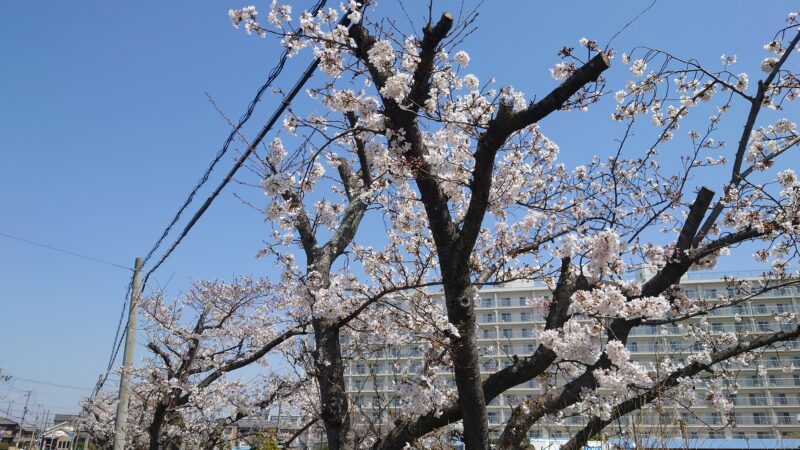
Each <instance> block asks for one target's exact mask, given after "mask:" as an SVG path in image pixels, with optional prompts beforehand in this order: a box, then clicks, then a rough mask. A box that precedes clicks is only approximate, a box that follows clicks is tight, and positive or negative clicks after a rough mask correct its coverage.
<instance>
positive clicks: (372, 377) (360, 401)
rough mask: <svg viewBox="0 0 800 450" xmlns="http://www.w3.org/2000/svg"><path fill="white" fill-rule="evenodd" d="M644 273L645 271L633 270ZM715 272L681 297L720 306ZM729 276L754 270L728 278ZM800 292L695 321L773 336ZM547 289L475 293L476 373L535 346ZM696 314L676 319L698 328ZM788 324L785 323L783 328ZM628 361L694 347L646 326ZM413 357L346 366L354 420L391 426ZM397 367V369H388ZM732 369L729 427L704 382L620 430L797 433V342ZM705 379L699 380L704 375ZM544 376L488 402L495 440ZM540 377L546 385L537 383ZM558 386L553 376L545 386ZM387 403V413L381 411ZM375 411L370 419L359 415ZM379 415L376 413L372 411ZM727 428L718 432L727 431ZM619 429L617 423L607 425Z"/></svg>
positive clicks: (673, 330) (559, 426)
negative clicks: (688, 397)
mask: <svg viewBox="0 0 800 450" xmlns="http://www.w3.org/2000/svg"><path fill="white" fill-rule="evenodd" d="M639 275H641V276H644V275H645V274H639ZM723 275H724V274H721V273H710V272H705V273H703V272H692V273H690V274H689V275H688V276H687V277H684V279H683V280H682V283H681V284H682V286H683V288H684V290H685V292H686V294H687V296H688V297H690V298H695V299H703V300H707V301H709V302H715V301H720V300H719V298H720V297H722V296H724V295H725V294H728V292H727V289H728V287H727V286H726V283H725V280H724V278H723ZM728 275H735V276H737V277H738V278H740V279H741V278H744V277H746V276H747V275H750V276H752V277H753V279H755V277H756V274H741V273H739V274H728ZM798 289H800V288H795V287H788V288H782V289H777V290H775V291H773V292H771V293H769V294H768V295H762V296H759V297H755V298H753V299H751V300H750V301H747V302H743V303H740V304H738V305H736V306H729V307H724V308H719V309H715V310H713V311H711V312H710V313H709V314H708V315H705V316H703V317H704V320H705V321H707V322H708V324H707V325H704V326H705V327H707V328H708V329H709V330H711V331H715V332H716V331H719V332H725V331H740V332H743V331H748V332H752V333H762V332H772V331H776V329H777V328H778V327H779V325H778V324H777V322H776V321H775V320H774V318H773V314H774V313H782V312H795V313H800V290H798ZM550 294H551V293H550V292H549V291H548V290H547V289H546V288H545V287H544V286H541V285H535V284H510V285H506V286H500V287H492V288H487V289H483V290H482V291H481V293H480V299H479V300H478V303H477V304H476V313H477V316H478V322H479V327H480V330H479V344H480V345H481V347H483V348H484V349H485V350H486V351H485V352H484V356H483V357H482V362H481V364H482V372H483V373H484V374H485V375H488V374H490V373H492V372H495V371H496V370H498V369H501V368H503V367H505V366H509V365H511V364H512V359H511V358H512V355H520V356H523V355H530V354H531V353H532V352H533V351H534V350H535V348H536V346H537V345H538V343H537V341H536V339H535V336H536V330H537V327H538V328H541V327H542V326H543V322H544V321H543V317H541V316H537V315H536V314H534V312H533V310H532V308H531V307H530V306H528V302H527V301H528V299H529V298H532V297H541V296H549V295H550ZM700 320H703V318H701V317H697V318H693V319H690V320H688V321H687V322H684V323H699V322H700ZM791 326H794V325H791ZM627 346H628V349H629V350H630V351H631V354H632V357H633V359H634V360H636V361H641V362H656V361H659V360H662V359H663V358H666V357H670V358H672V359H673V360H674V361H677V362H683V361H685V359H686V358H687V357H688V356H689V355H690V354H692V352H694V351H697V350H699V349H698V348H697V346H696V345H693V343H692V342H689V341H687V340H686V339H685V338H684V336H683V335H682V333H681V332H680V329H679V328H678V327H677V326H672V325H671V326H645V327H639V328H637V329H635V330H634V331H633V333H632V334H631V336H630V339H629V341H628V343H627ZM421 356H422V355H421V351H420V349H419V348H417V347H415V346H413V345H412V346H404V347H402V348H397V347H389V348H388V349H386V350H385V351H383V352H381V353H380V354H379V355H378V356H375V357H373V358H371V359H369V360H365V361H354V362H353V363H352V364H351V365H350V366H349V367H348V368H347V375H346V376H347V378H348V391H349V392H350V393H351V395H352V398H353V399H354V402H355V403H356V404H357V408H355V409H356V410H358V411H360V412H362V414H361V417H360V418H358V417H357V418H356V421H359V420H360V421H362V422H363V421H369V422H371V423H372V425H373V426H374V424H375V423H380V422H383V423H387V425H388V423H391V417H388V416H391V415H392V412H391V407H398V406H400V402H399V401H398V400H397V399H393V395H394V394H393V386H394V384H393V381H395V379H396V376H397V374H396V371H397V370H398V369H397V368H398V367H405V369H401V370H406V371H407V370H408V367H411V370H412V371H413V370H419V369H420V367H419V365H418V364H416V363H415V360H419V359H421ZM398 362H400V364H397V363H398ZM791 364H793V365H794V366H795V367H798V371H795V372H789V371H786V370H785V366H787V365H791ZM731 368H732V369H735V370H734V372H735V373H736V377H735V383H736V385H737V387H738V392H736V393H735V395H734V394H731V399H732V402H733V404H734V405H735V409H734V416H733V418H734V421H735V425H730V424H728V419H727V418H725V417H721V416H720V414H719V413H718V412H716V410H714V409H713V408H710V407H708V406H707V405H705V404H704V400H703V398H704V395H703V390H702V389H703V381H705V380H704V379H703V378H701V379H700V380H698V383H697V389H698V392H697V397H698V401H697V402H695V404H694V405H693V406H692V407H691V408H684V407H682V406H679V405H674V404H672V405H670V404H669V401H667V402H666V405H664V406H666V407H665V408H662V409H661V411H660V412H656V411H654V410H648V411H645V412H643V413H640V414H637V415H630V416H629V417H625V418H624V419H623V420H624V424H623V425H625V426H626V427H627V428H628V429H635V430H636V433H637V435H638V436H640V437H642V438H646V437H648V436H649V437H671V438H677V439H682V440H687V439H702V440H708V439H758V438H762V439H784V438H798V437H800V423H798V420H799V419H800V342H797V341H794V342H788V343H786V344H784V345H781V347H780V349H770V350H767V351H765V352H763V353H762V354H761V355H760V356H759V357H758V364H755V365H753V366H750V367H731ZM437 376H438V377H440V378H441V379H442V380H446V382H447V383H449V384H450V385H451V386H453V387H454V386H455V381H454V380H453V379H452V375H451V374H449V373H446V372H443V373H440V374H439V375H437ZM710 376H712V375H711V374H706V375H704V377H710ZM542 381H543V380H538V379H535V380H531V381H529V382H527V383H525V384H522V385H519V386H516V387H514V388H513V389H510V390H508V391H507V392H505V393H503V394H502V395H500V396H499V397H497V398H495V399H494V400H492V401H491V402H490V403H489V405H488V419H489V423H490V426H491V427H492V428H493V429H494V430H495V431H493V432H494V433H495V434H497V433H498V432H499V431H501V430H502V424H503V423H504V422H505V421H506V420H507V419H508V418H509V416H510V414H511V410H512V407H513V406H514V405H515V404H517V403H518V402H519V401H521V400H523V399H526V398H531V397H533V396H538V395H540V394H541V393H542V391H543V389H545V388H546V387H545V386H543V384H547V383H543V382H542ZM545 381H546V380H545ZM553 381H554V384H556V385H557V384H560V383H559V380H553ZM381 404H384V405H389V406H390V407H389V408H385V407H381V406H380V405H381ZM370 410H374V413H373V416H372V417H369V416H368V413H367V412H368V411H370ZM381 410H382V412H381ZM585 420H586V419H585V418H583V417H579V416H575V417H567V418H564V419H560V420H558V421H555V420H551V421H547V420H546V421H544V423H540V424H537V425H535V426H534V427H533V428H532V429H531V430H530V431H529V437H530V438H531V439H556V440H557V439H562V438H566V437H567V436H569V435H570V434H572V432H574V431H577V430H579V429H581V428H582V427H583V425H584V424H585ZM726 425H727V426H726ZM616 428H619V427H616Z"/></svg>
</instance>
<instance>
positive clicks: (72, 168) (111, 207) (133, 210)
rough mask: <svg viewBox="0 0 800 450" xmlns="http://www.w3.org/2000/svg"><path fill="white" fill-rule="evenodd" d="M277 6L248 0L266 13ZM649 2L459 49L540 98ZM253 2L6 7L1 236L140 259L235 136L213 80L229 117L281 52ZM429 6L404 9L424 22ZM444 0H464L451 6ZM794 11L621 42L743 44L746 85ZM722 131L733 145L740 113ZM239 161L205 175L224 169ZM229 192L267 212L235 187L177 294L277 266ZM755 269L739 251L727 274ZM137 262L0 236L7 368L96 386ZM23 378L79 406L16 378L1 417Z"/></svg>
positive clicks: (587, 11) (699, 54)
mask: <svg viewBox="0 0 800 450" xmlns="http://www.w3.org/2000/svg"><path fill="white" fill-rule="evenodd" d="M311 3H312V2H310V1H306V2H299V3H295V5H296V6H295V8H296V9H301V8H303V7H308V6H310V4H311ZM474 3H475V2H474V1H472V2H467V5H472V4H474ZM268 4H269V2H268V1H261V2H259V3H256V5H257V6H258V7H260V8H262V9H266V7H267V5H268ZM647 4H649V2H640V1H616V2H606V3H599V2H591V3H590V2H530V1H504V2H486V3H485V4H484V6H483V8H482V9H481V13H480V16H479V19H478V21H477V25H478V30H477V31H476V32H475V33H474V34H473V35H472V36H470V38H469V39H468V40H467V42H466V43H465V45H464V47H463V48H464V49H465V50H467V51H468V52H469V53H470V55H471V57H472V62H471V64H470V70H471V71H472V72H474V73H475V74H476V75H477V76H478V77H479V78H481V80H485V79H488V78H490V77H492V76H494V77H496V78H497V80H498V82H499V83H500V84H511V85H513V86H514V87H515V88H517V89H518V90H522V91H523V92H526V94H527V96H528V98H532V97H533V96H534V95H535V94H538V95H540V96H541V95H543V94H545V93H546V92H548V90H549V89H551V88H552V87H553V86H554V85H555V82H554V81H553V80H552V79H550V77H549V74H548V72H547V69H549V68H550V67H552V66H553V64H555V63H556V62H557V61H558V60H557V58H556V56H555V52H556V51H557V50H558V49H559V48H561V47H562V46H563V45H571V46H575V45H576V44H577V40H578V39H580V38H581V37H584V36H585V37H588V38H591V39H596V40H598V41H599V42H600V43H601V45H604V44H605V42H606V41H607V40H608V38H609V37H610V36H611V35H612V34H614V32H615V31H616V30H618V29H619V28H620V27H621V26H622V25H623V24H624V23H626V22H627V21H628V20H630V19H631V18H632V17H634V16H635V15H636V14H637V13H638V12H639V11H640V10H641V9H642V8H644V7H645V6H646V5H647ZM244 5H245V3H242V2H239V1H233V0H231V1H228V2H223V1H214V2H211V1H208V2H190V1H188V0H180V1H172V2H155V1H140V2H124V3H115V4H114V5H113V6H110V5H109V4H108V3H107V2H98V1H84V2H79V3H75V2H48V3H43V2H27V1H16V0H7V1H4V2H2V4H0V61H2V78H0V155H2V160H1V161H0V211H1V212H0V232H3V233H8V234H12V235H16V236H20V237H23V238H26V239H31V240H35V241H38V242H42V243H46V244H49V245H53V246H57V247H60V248H64V249H67V250H71V251H75V252H79V253H83V254H86V255H90V256H93V257H96V258H100V259H104V260H108V261H112V262H114V263H117V264H120V265H126V266H132V265H133V260H134V258H135V257H136V256H143V255H144V254H145V253H146V252H147V251H148V249H149V248H150V247H151V246H152V244H153V242H154V241H155V240H156V238H157V237H158V236H159V234H160V232H161V230H162V229H163V227H164V226H165V225H166V223H167V221H168V220H169V219H170V218H171V217H172V215H173V214H174V212H175V210H176V209H177V207H178V205H179V204H180V203H181V202H182V200H183V199H184V198H185V196H186V194H187V193H188V192H189V190H190V188H191V187H192V186H193V185H194V183H195V182H196V180H197V179H198V178H199V176H200V175H201V173H202V171H203V170H204V169H205V167H206V166H207V164H208V163H209V161H210V160H211V158H212V157H213V156H214V154H215V153H216V152H217V150H218V149H219V147H220V145H221V144H222V142H223V141H224V138H225V137H226V136H227V133H228V132H229V129H228V126H227V124H226V123H225V121H224V120H222V119H221V118H220V117H219V115H218V113H217V112H215V111H214V109H213V107H212V106H211V105H210V103H209V101H208V99H207V97H206V92H207V93H208V94H209V95H211V96H212V97H213V98H214V100H215V101H216V102H217V104H218V105H219V107H220V108H221V109H222V110H223V111H224V112H225V113H226V114H227V115H228V116H229V117H230V118H232V119H236V118H238V117H239V115H240V114H241V113H242V112H243V111H244V109H245V107H246V105H247V103H248V102H249V101H250V99H251V97H252V96H253V94H254V93H255V90H256V89H257V87H258V86H259V85H260V83H261V82H262V81H263V79H265V77H266V73H267V72H268V70H269V69H270V67H271V66H272V64H274V61H275V58H276V56H277V55H278V53H279V51H280V49H279V48H278V45H277V43H276V42H275V41H274V40H271V39H266V40H262V39H257V38H253V37H248V36H245V35H244V34H243V33H242V32H241V31H239V32H237V31H235V30H234V29H233V28H231V26H230V23H229V21H228V18H227V14H226V13H227V10H228V9H229V8H234V7H241V6H244ZM420 5H421V4H420V3H418V2H415V1H407V2H406V10H408V11H409V12H410V14H411V15H412V16H413V17H414V18H415V22H416V23H418V24H419V23H421V22H422V19H421V16H422V14H423V11H422V8H420ZM436 5H437V7H439V8H442V9H445V8H446V9H450V10H457V9H458V6H459V3H447V2H437V3H436ZM793 6H796V5H794V2H790V1H770V2H745V1H712V2H684V1H681V2H669V1H665V0H662V1H660V2H658V3H657V4H656V5H655V6H654V7H653V8H652V9H651V10H650V11H649V12H648V13H647V14H645V15H644V16H643V17H642V18H641V19H640V20H639V21H637V22H636V23H635V24H633V25H632V26H631V27H630V28H628V29H627V30H626V31H625V32H624V33H623V34H622V35H621V36H619V37H618V38H617V39H616V41H615V42H614V47H615V48H617V49H618V50H620V51H622V50H626V49H629V48H632V47H633V46H635V45H647V46H651V47H658V48H662V49H666V50H669V51H671V52H673V53H674V54H676V55H681V56H687V57H694V58H697V59H698V60H700V61H701V62H703V63H706V64H708V65H709V66H711V67H719V56H720V54H721V53H728V54H737V55H738V57H739V63H738V64H737V66H736V68H735V69H734V70H742V71H745V70H746V71H749V72H751V79H752V77H755V76H757V75H758V70H757V67H758V65H759V64H760V62H761V60H762V59H763V58H764V57H765V56H766V55H765V53H764V52H763V50H762V49H761V46H762V45H763V44H764V43H765V42H767V41H768V40H769V39H770V38H771V36H772V32H773V30H775V29H777V28H778V27H779V26H781V25H782V23H783V19H784V17H785V16H786V13H788V12H789V11H791V10H792V7H793ZM380 7H381V8H388V10H389V11H390V12H389V14H391V15H394V16H395V17H397V18H398V20H403V16H402V15H400V14H398V12H397V8H396V4H395V3H394V2H392V1H389V0H384V2H382V4H381V6H380ZM307 56H308V55H307V54H303V55H301V56H298V57H296V58H294V59H292V60H290V62H289V65H288V66H287V70H286V71H285V72H284V74H283V76H282V77H281V78H280V79H279V81H278V85H279V86H281V87H284V88H288V87H289V85H290V83H292V82H293V81H294V77H295V75H296V74H297V73H299V72H300V71H301V70H302V69H303V68H304V67H305V64H306V63H307V61H308V59H307ZM615 63H616V65H615V67H613V68H612V69H611V71H610V72H609V78H610V80H611V83H610V87H611V88H612V89H616V88H618V87H619V86H621V83H623V80H624V79H627V76H628V75H629V73H628V72H627V69H626V68H624V67H622V66H621V65H620V64H619V61H618V59H617V60H615ZM793 64H797V62H796V61H795V62H794V63H793ZM609 100H611V99H609ZM274 105H275V100H274V97H273V98H267V100H266V101H265V102H264V103H263V104H262V105H261V107H260V108H259V109H258V110H257V113H256V116H255V117H254V120H253V122H252V123H253V124H255V126H260V125H261V124H262V123H263V121H264V120H266V119H265V118H266V117H267V115H268V114H269V113H271V110H272V108H273V107H274ZM612 107H613V106H612V104H611V103H610V102H606V103H604V104H603V105H601V106H600V108H597V111H594V112H590V113H585V114H582V113H569V114H570V116H569V117H560V118H559V116H554V117H551V118H548V119H547V120H546V121H545V122H544V123H543V126H544V127H545V131H546V133H547V134H548V135H550V137H552V138H554V139H555V141H556V142H557V143H558V144H559V145H560V146H561V148H562V154H563V155H564V158H565V160H566V161H568V162H574V163H576V164H577V163H578V162H580V161H583V160H585V159H587V158H588V157H590V156H591V155H593V154H606V153H608V151H609V149H610V148H612V147H613V146H614V142H613V138H614V137H616V136H619V134H620V132H621V130H620V128H619V126H618V125H616V124H614V123H612V122H611V121H610V120H609V119H608V117H609V116H610V111H611V108H612ZM734 113H736V111H734ZM253 129H254V128H253V127H250V128H249V129H248V135H252V134H253ZM687 131H688V130H687ZM728 131H730V133H729V137H728V140H729V141H730V142H733V141H734V140H735V137H736V131H737V128H736V122H735V121H734V122H732V123H731V125H730V128H729V130H728ZM234 153H235V152H234ZM231 157H232V156H231ZM231 157H228V158H227V159H225V160H224V161H223V163H222V164H221V170H218V171H217V172H215V175H214V176H212V183H211V184H210V185H216V183H217V182H218V180H219V179H220V178H221V176H222V175H221V174H222V173H223V171H227V170H228V168H229V167H230V165H231ZM794 161H797V159H795V160H794ZM242 179H247V176H246V175H244V174H243V176H242ZM234 193H238V194H241V195H242V196H245V197H246V198H249V199H251V200H253V201H254V203H255V204H256V205H257V206H263V205H264V203H265V201H264V197H263V196H261V195H260V194H259V193H258V192H255V191H254V190H253V189H252V188H249V187H247V186H244V185H241V184H231V185H230V186H229V188H228V189H227V190H226V191H225V192H224V193H223V194H222V196H221V197H220V198H219V199H218V201H217V202H215V203H214V205H213V206H212V208H211V209H210V211H209V212H208V213H207V214H206V215H205V216H204V218H203V220H202V221H201V222H200V223H199V225H198V226H196V227H195V229H194V230H193V232H192V233H191V235H190V236H189V237H188V239H187V240H186V241H185V243H184V244H183V245H182V246H181V247H179V249H178V251H177V252H176V253H175V254H174V256H173V257H172V258H171V259H170V260H169V261H168V262H167V263H166V264H165V265H164V266H163V267H162V269H161V270H160V271H159V272H158V273H157V274H156V279H155V280H154V281H156V282H157V284H161V285H165V284H167V283H169V287H170V290H172V291H173V292H178V291H180V290H182V289H185V288H186V287H187V286H188V284H189V283H190V282H191V280H193V279H200V278H218V279H230V278H231V277H232V276H234V275H243V274H249V275H254V276H260V275H269V274H271V273H272V271H273V269H272V267H270V265H269V263H268V262H267V261H260V260H256V259H255V253H256V252H257V251H258V250H259V248H260V243H261V239H262V236H265V233H266V232H267V227H266V226H265V225H264V223H263V219H262V217H261V216H260V215H259V214H258V212H256V211H254V210H253V209H251V208H250V207H248V206H246V205H244V204H243V203H242V202H241V201H239V200H238V199H236V198H235V197H234V195H233V194H234ZM207 194H208V190H206V191H203V192H201V194H200V196H199V198H200V199H201V200H202V199H204V198H205V197H206V196H207ZM751 264H752V263H751V260H750V259H748V258H739V259H737V260H732V261H727V262H723V265H722V268H727V269H730V268H749V267H751ZM129 275H130V274H129V272H128V271H126V270H123V269H119V268H116V267H110V266H106V265H102V264H98V263H94V262H90V261H86V260H82V259H78V258H75V257H72V256H68V255H63V254H60V253H56V252H53V251H50V250H47V249H43V248H39V247H34V246H30V245H27V244H24V243H21V242H17V241H14V240H10V239H6V238H3V237H0V323H1V324H2V325H0V333H2V336H3V338H2V343H3V345H2V346H0V367H2V368H3V369H4V370H5V371H7V372H9V373H11V374H12V375H16V376H18V377H21V378H28V379H34V380H39V381H44V382H49V383H57V384H64V385H71V386H82V387H85V388H86V390H87V392H88V390H89V389H90V388H91V387H92V386H93V385H94V382H95V380H96V379H97V376H98V374H99V373H100V372H101V371H102V370H103V369H104V367H105V364H106V361H107V358H108V356H109V352H110V346H111V340H112V338H113V333H114V329H115V326H116V321H117V318H118V315H119V312H120V307H121V302H122V296H123V294H124V290H125V287H126V285H127V282H128V279H129ZM155 285H156V284H153V286H155ZM139 355H141V349H140V353H139ZM20 389H33V390H35V391H36V392H37V399H36V402H38V403H42V404H44V405H46V406H47V407H48V408H49V409H50V410H52V411H56V412H68V411H76V410H77V404H78V400H79V399H80V397H81V396H82V395H83V393H82V392H81V391H79V390H75V389H67V388H63V387H55V386H48V385H43V384H34V383H30V382H23V381H21V380H18V381H16V382H15V383H14V384H13V386H11V387H9V385H8V384H0V411H4V410H5V408H6V407H7V402H8V401H9V399H10V398H13V396H14V395H15V393H16V402H15V406H14V408H13V410H19V409H20V408H21V404H20V401H21V400H20V395H19V390H20ZM17 414H18V413H17ZM12 415H14V414H13V413H12Z"/></svg>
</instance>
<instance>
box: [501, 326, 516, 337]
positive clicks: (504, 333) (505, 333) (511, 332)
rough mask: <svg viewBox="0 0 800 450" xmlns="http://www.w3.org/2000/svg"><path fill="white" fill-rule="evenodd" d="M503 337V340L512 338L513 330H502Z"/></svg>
mask: <svg viewBox="0 0 800 450" xmlns="http://www.w3.org/2000/svg"><path fill="white" fill-rule="evenodd" d="M503 337H504V338H513V337H514V330H512V329H511V328H503Z"/></svg>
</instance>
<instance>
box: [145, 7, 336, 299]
mask: <svg viewBox="0 0 800 450" xmlns="http://www.w3.org/2000/svg"><path fill="white" fill-rule="evenodd" d="M349 24H350V19H349V14H345V15H344V16H343V17H342V18H341V20H340V21H339V25H342V26H345V27H346V26H348V25H349ZM319 62H320V59H319V58H318V57H317V58H314V61H312V62H311V64H309V66H308V67H307V68H306V70H305V72H303V75H301V76H300V78H299V79H298V80H297V82H295V85H294V87H293V88H292V90H291V91H290V92H289V94H288V95H287V96H286V97H284V99H283V101H281V104H280V105H279V106H278V108H277V109H276V110H275V112H273V114H272V116H271V117H270V119H269V121H267V124H266V125H264V127H263V128H262V129H261V132H260V133H258V135H257V136H256V138H255V139H254V140H253V141H252V142H250V143H248V145H247V150H246V151H245V152H244V153H242V155H241V156H240V157H239V159H238V160H237V161H236V164H234V166H233V168H231V170H230V171H229V172H228V174H227V175H226V176H225V178H223V179H222V181H221V182H220V184H219V185H218V186H217V188H216V189H214V191H213V192H212V193H211V195H210V196H209V197H208V198H207V199H206V201H205V202H204V203H203V204H202V205H201V206H200V208H199V209H198V210H197V212H195V214H194V216H192V218H191V220H189V223H187V224H186V226H185V227H184V229H183V231H182V232H181V234H180V235H179V236H178V238H177V239H176V240H175V242H173V243H172V245H171V246H170V248H169V249H167V251H166V252H165V253H164V255H163V256H162V257H161V259H159V260H158V262H157V263H156V264H155V265H154V266H153V267H152V268H151V269H150V270H149V271H148V272H147V274H146V275H145V277H144V281H143V282H142V289H144V287H145V286H146V285H147V280H148V279H150V275H152V274H153V272H155V271H156V270H157V269H158V268H159V267H160V266H161V264H163V263H164V261H165V260H166V259H167V258H168V257H169V256H170V255H171V254H172V252H173V251H174V250H175V248H176V247H177V246H178V245H179V244H180V243H181V241H182V240H183V238H184V237H186V235H187V234H188V233H189V231H190V230H191V229H192V227H194V225H195V224H196V223H197V221H198V220H200V217H201V216H202V215H203V214H204V213H205V212H206V210H207V209H208V208H209V206H211V203H212V202H213V201H214V200H215V199H216V198H217V196H218V195H219V193H220V192H222V189H224V188H225V186H227V184H228V183H229V182H230V181H231V179H233V176H234V175H235V174H236V172H237V171H238V170H239V169H240V168H241V167H242V165H244V163H245V161H247V159H248V158H249V157H250V155H251V154H252V153H253V151H254V150H255V148H256V147H258V145H259V144H260V143H261V141H262V140H263V139H264V138H265V137H266V135H267V133H269V131H270V130H271V129H272V127H273V126H274V125H275V123H276V122H277V121H278V119H280V117H281V116H282V115H283V113H284V112H286V109H287V108H288V107H289V105H290V104H291V102H292V100H294V98H295V97H296V96H297V94H298V93H299V92H300V90H301V89H302V88H303V85H305V83H306V82H307V81H308V80H309V78H311V76H312V75H314V71H316V69H317V66H319ZM234 131H236V129H234Z"/></svg>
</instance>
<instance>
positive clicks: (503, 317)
mask: <svg viewBox="0 0 800 450" xmlns="http://www.w3.org/2000/svg"><path fill="white" fill-rule="evenodd" d="M500 320H502V321H503V322H511V313H502V314H500Z"/></svg>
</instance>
